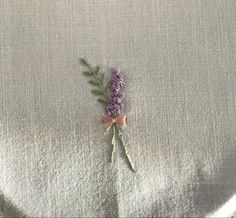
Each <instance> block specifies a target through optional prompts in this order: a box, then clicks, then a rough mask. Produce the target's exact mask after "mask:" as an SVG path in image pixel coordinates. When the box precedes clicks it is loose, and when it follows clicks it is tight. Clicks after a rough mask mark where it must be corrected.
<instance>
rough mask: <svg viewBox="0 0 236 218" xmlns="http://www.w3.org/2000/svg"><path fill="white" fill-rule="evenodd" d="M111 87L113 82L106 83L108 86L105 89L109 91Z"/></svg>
mask: <svg viewBox="0 0 236 218" xmlns="http://www.w3.org/2000/svg"><path fill="white" fill-rule="evenodd" d="M110 87H111V83H110V82H108V83H107V84H106V86H105V91H107V90H108V89H110Z"/></svg>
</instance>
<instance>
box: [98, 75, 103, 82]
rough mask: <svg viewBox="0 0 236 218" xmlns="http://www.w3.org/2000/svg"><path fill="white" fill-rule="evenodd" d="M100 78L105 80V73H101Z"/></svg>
mask: <svg viewBox="0 0 236 218" xmlns="http://www.w3.org/2000/svg"><path fill="white" fill-rule="evenodd" d="M99 78H100V80H101V81H102V82H103V81H104V73H101V74H100V77H99Z"/></svg>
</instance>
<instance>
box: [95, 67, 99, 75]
mask: <svg viewBox="0 0 236 218" xmlns="http://www.w3.org/2000/svg"><path fill="white" fill-rule="evenodd" d="M99 70H100V68H99V66H96V67H95V68H94V73H95V74H97V73H98V71H99Z"/></svg>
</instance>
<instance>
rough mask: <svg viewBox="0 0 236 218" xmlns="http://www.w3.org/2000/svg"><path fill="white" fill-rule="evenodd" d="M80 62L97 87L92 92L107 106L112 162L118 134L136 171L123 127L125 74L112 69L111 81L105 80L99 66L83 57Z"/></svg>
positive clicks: (106, 117)
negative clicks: (92, 64) (110, 132)
mask: <svg viewBox="0 0 236 218" xmlns="http://www.w3.org/2000/svg"><path fill="white" fill-rule="evenodd" d="M80 63H81V64H82V65H83V66H84V67H86V68H87V70H88V71H85V72H84V75H85V76H86V77H88V78H89V83H90V84H91V85H93V86H94V87H95V88H96V89H93V90H92V91H91V92H92V94H94V95H96V96H98V97H99V98H98V99H97V100H98V101H99V102H100V103H102V104H103V105H104V107H105V116H104V117H103V123H104V125H105V127H106V129H107V130H109V129H110V128H111V127H112V141H111V144H112V153H111V162H113V159H114V152H115V147H116V136H118V138H119V141H120V142H121V145H122V146H123V149H124V152H125V155H126V158H127V160H128V163H129V165H130V168H131V170H132V171H134V172H136V170H135V168H134V166H133V164H132V161H131V158H130V156H129V154H128V151H127V148H126V144H125V142H124V137H123V134H122V133H123V129H124V127H125V126H126V115H123V109H124V96H123V94H122V93H121V91H122V88H123V87H124V85H125V82H124V77H123V74H122V73H121V71H120V70H119V69H115V68H113V69H112V72H111V73H112V78H111V82H105V80H104V74H103V73H101V72H100V68H99V67H98V66H96V67H92V66H91V65H90V64H89V63H88V62H87V61H86V60H85V59H83V58H81V59H80Z"/></svg>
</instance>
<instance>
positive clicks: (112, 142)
mask: <svg viewBox="0 0 236 218" xmlns="http://www.w3.org/2000/svg"><path fill="white" fill-rule="evenodd" d="M111 144H112V152H111V162H112V163H113V159H114V152H115V147H116V127H115V124H113V125H112V141H111Z"/></svg>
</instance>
